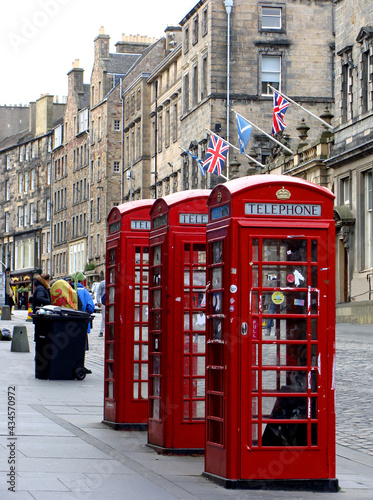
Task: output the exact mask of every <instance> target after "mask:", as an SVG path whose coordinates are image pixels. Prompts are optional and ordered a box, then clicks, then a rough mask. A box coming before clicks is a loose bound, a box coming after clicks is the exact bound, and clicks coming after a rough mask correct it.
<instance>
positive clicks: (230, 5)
mask: <svg viewBox="0 0 373 500" xmlns="http://www.w3.org/2000/svg"><path fill="white" fill-rule="evenodd" d="M224 6H225V10H226V13H227V142H228V143H229V135H230V130H229V119H230V63H231V61H230V59H231V31H230V25H231V11H232V8H233V0H224ZM227 177H228V179H229V154H228V156H227Z"/></svg>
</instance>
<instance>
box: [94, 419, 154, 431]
mask: <svg viewBox="0 0 373 500" xmlns="http://www.w3.org/2000/svg"><path fill="white" fill-rule="evenodd" d="M102 423H103V424H105V425H107V426H108V427H111V428H112V429H114V430H115V431H147V430H148V424H140V423H139V424H126V423H118V422H110V421H109V420H103V421H102Z"/></svg>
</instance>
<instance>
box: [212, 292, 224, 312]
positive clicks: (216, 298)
mask: <svg viewBox="0 0 373 500" xmlns="http://www.w3.org/2000/svg"><path fill="white" fill-rule="evenodd" d="M222 299H223V294H222V292H215V293H213V294H212V311H213V314H221V312H222V306H223V304H222Z"/></svg>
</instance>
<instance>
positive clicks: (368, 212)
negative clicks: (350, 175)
mask: <svg viewBox="0 0 373 500" xmlns="http://www.w3.org/2000/svg"><path fill="white" fill-rule="evenodd" d="M362 180H363V197H364V200H363V203H364V205H363V206H364V211H363V218H364V220H363V234H362V237H363V238H362V239H363V241H362V245H361V250H362V267H363V269H370V268H371V267H372V266H373V257H372V255H373V248H372V247H373V230H372V219H373V216H372V209H373V206H372V205H373V200H372V171H371V170H369V171H367V172H363V179H362Z"/></svg>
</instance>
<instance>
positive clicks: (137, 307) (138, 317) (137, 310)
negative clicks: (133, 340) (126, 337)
mask: <svg viewBox="0 0 373 500" xmlns="http://www.w3.org/2000/svg"><path fill="white" fill-rule="evenodd" d="M135 321H140V306H135Z"/></svg>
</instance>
